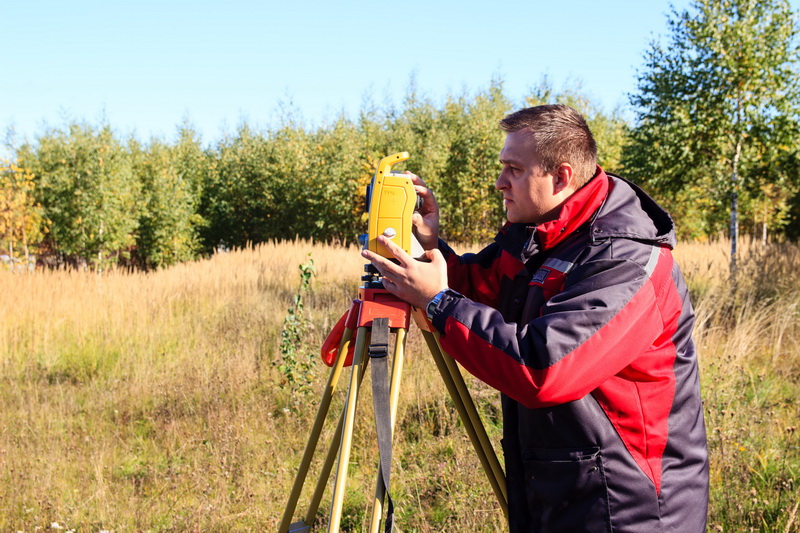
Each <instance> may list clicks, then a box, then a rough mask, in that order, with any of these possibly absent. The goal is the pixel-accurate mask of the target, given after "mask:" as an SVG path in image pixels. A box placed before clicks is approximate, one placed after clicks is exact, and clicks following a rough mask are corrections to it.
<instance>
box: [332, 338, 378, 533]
mask: <svg viewBox="0 0 800 533" xmlns="http://www.w3.org/2000/svg"><path fill="white" fill-rule="evenodd" d="M367 336H368V328H366V327H364V326H362V327H359V328H358V331H357V333H356V346H355V351H354V353H353V371H352V374H351V376H350V389H349V390H348V393H347V403H346V405H345V413H344V426H343V428H342V439H341V445H340V450H339V464H338V466H337V469H336V481H335V483H334V485H333V501H332V503H331V515H330V520H329V522H328V532H329V533H330V532H338V531H339V524H340V523H341V520H342V504H343V503H344V493H345V483H346V482H347V467H348V465H349V463H350V450H351V447H352V444H353V426H354V425H355V414H356V403H357V401H358V390H359V385H360V380H359V376H360V375H361V372H362V367H363V366H364V365H366V364H367V359H368V358H367V357H365V356H366V351H367V346H368V341H367Z"/></svg>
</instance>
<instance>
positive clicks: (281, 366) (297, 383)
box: [277, 253, 316, 392]
mask: <svg viewBox="0 0 800 533" xmlns="http://www.w3.org/2000/svg"><path fill="white" fill-rule="evenodd" d="M315 275H316V270H314V260H313V259H312V258H311V254H310V253H309V254H308V261H307V262H306V263H303V264H301V265H300V287H299V288H298V289H297V293H295V295H294V299H293V301H292V305H291V307H289V310H288V311H287V314H286V317H284V319H283V329H281V344H280V347H279V352H280V355H281V359H280V361H278V362H277V366H278V370H279V371H280V372H281V374H283V377H284V379H285V380H286V383H288V384H289V386H290V387H292V388H294V389H296V390H299V391H303V392H305V391H306V390H307V384H308V382H309V379H310V374H311V370H312V368H314V364H315V363H316V359H315V358H314V357H313V353H312V350H310V349H309V348H308V346H306V343H305V340H306V339H305V337H306V333H307V332H308V329H309V323H310V321H309V319H308V317H307V316H306V314H305V305H304V303H303V296H304V295H306V294H308V293H309V292H311V278H312V277H313V276H315Z"/></svg>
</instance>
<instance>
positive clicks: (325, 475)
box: [305, 365, 367, 526]
mask: <svg viewBox="0 0 800 533" xmlns="http://www.w3.org/2000/svg"><path fill="white" fill-rule="evenodd" d="M366 370H367V365H363V366H362V367H361V372H360V374H359V376H358V383H359V386H360V384H361V383H362V382H363V381H364V374H366ZM344 413H345V411H344V409H343V410H342V413H341V415H340V416H339V423H338V424H337V426H336V431H335V432H334V434H333V437H331V445H330V448H329V449H328V455H327V456H326V457H325V462H324V463H323V465H322V470H321V471H320V474H319V480H318V481H317V487H316V489H315V490H314V494H313V495H312V496H311V502H310V503H309V505H308V512H307V513H306V518H305V523H306V524H308V525H309V526H310V525H311V524H312V523H313V522H314V520H315V519H316V517H317V511H318V510H319V505H320V502H322V496H323V495H324V494H325V488H326V487H327V485H328V479H329V478H330V476H331V471H332V470H333V464H334V463H335V462H336V456H337V455H338V453H339V443H340V442H341V438H342V428H343V426H344Z"/></svg>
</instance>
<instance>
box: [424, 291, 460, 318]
mask: <svg viewBox="0 0 800 533" xmlns="http://www.w3.org/2000/svg"><path fill="white" fill-rule="evenodd" d="M445 294H449V295H450V296H455V297H456V298H463V295H462V294H460V293H458V292H456V291H454V290H453V289H444V290H443V291H439V292H438V293H436V296H434V297H433V299H432V300H431V301H430V302H428V306H427V307H426V308H425V312H426V314H427V315H428V320H433V312H434V311H436V307H437V306H438V305H439V302H441V301H442V298H444V295H445Z"/></svg>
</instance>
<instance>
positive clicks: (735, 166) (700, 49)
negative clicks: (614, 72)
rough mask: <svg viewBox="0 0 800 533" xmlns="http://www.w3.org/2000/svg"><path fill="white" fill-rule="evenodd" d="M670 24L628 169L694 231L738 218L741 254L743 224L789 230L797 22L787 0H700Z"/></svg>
mask: <svg viewBox="0 0 800 533" xmlns="http://www.w3.org/2000/svg"><path fill="white" fill-rule="evenodd" d="M668 22H669V28H670V32H671V33H670V39H669V42H668V44H667V45H662V44H661V43H659V42H657V41H654V42H653V43H652V44H651V48H650V49H649V50H648V51H647V53H646V55H645V63H646V64H645V68H644V70H643V72H642V73H641V74H640V76H639V86H638V93H636V94H634V95H632V97H631V103H632V104H633V105H634V107H635V108H636V110H637V121H636V126H635V127H634V128H633V130H632V132H631V136H630V143H629V144H628V146H627V148H626V151H625V155H624V165H625V169H626V173H627V174H628V175H629V176H631V177H632V178H634V179H636V180H637V181H639V182H642V183H644V184H645V185H646V186H647V188H648V189H650V190H653V191H654V192H656V193H657V194H658V196H659V197H660V198H661V199H662V200H663V201H664V203H665V204H666V207H667V208H669V209H670V210H671V211H672V212H674V213H676V214H677V215H678V217H679V218H681V220H684V221H686V222H688V223H686V224H682V225H681V226H682V227H683V230H684V231H685V232H686V233H687V234H689V235H691V236H698V235H710V234H714V233H716V232H720V231H722V230H724V228H725V227H726V224H727V223H728V221H727V220H726V218H727V217H728V215H730V217H731V223H730V229H729V231H730V233H731V236H732V237H733V239H732V242H733V246H734V248H733V251H734V252H735V244H736V237H737V234H738V224H739V220H742V222H743V223H744V224H746V225H747V226H753V225H756V224H763V225H765V226H767V227H769V228H770V229H771V230H780V229H781V228H782V226H783V225H784V224H785V223H786V221H787V216H786V211H787V207H786V206H787V204H786V202H787V200H788V198H789V197H790V196H791V195H792V193H793V192H794V191H797V190H798V188H799V187H800V181H799V180H798V157H797V156H798V142H797V141H798V131H800V127H799V125H798V120H797V119H798V116H799V115H798V113H800V99H799V98H798V95H800V73H799V72H798V59H800V56H798V43H797V35H798V26H797V19H796V17H795V16H794V14H793V13H792V12H791V8H790V6H789V3H788V2H787V1H785V0H768V1H763V2H755V1H753V0H724V1H723V0H696V1H695V2H693V3H692V5H691V8H690V10H686V11H683V12H680V13H679V12H677V11H673V13H672V15H671V16H670V17H669V21H668ZM771 186H776V187H777V188H778V189H780V190H782V191H784V192H786V193H787V194H785V195H775V194H774V191H772V189H771ZM771 191H772V192H771ZM727 206H729V208H728V207H727ZM739 212H741V215H742V216H741V217H740V216H738V215H739Z"/></svg>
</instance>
